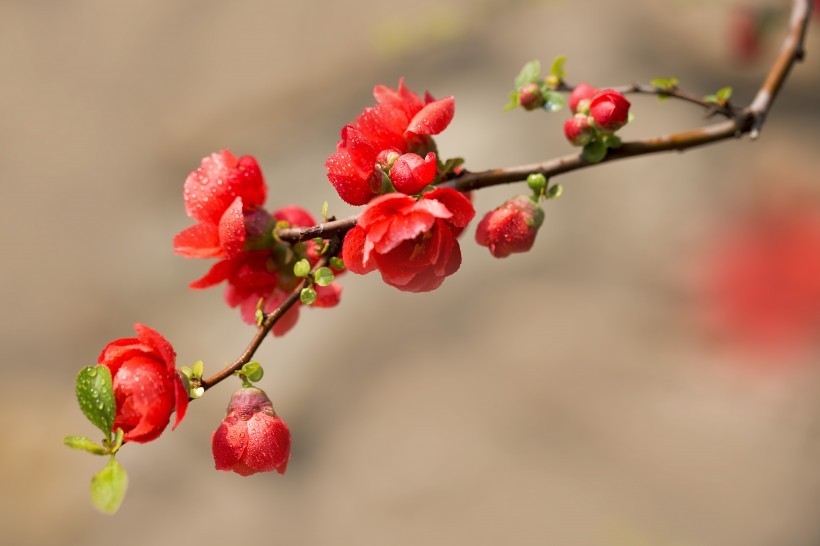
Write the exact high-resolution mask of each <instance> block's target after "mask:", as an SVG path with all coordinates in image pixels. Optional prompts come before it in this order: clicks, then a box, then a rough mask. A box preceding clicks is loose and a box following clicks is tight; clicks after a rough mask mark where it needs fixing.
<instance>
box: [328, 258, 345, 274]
mask: <svg viewBox="0 0 820 546" xmlns="http://www.w3.org/2000/svg"><path fill="white" fill-rule="evenodd" d="M330 267H332V268H333V269H335V270H336V271H344V270H345V268H346V267H347V266H345V262H344V260H342V259H341V258H339V257H338V256H333V257H332V258H331V259H330Z"/></svg>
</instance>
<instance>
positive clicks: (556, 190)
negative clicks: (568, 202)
mask: <svg viewBox="0 0 820 546" xmlns="http://www.w3.org/2000/svg"><path fill="white" fill-rule="evenodd" d="M563 194H564V186H562V185H561V184H553V185H552V186H550V187H549V189H548V190H547V199H558V198H559V197H561V196H562V195H563Z"/></svg>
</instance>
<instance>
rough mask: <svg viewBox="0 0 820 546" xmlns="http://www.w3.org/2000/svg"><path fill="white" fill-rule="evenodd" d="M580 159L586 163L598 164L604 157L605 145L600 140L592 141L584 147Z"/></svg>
mask: <svg viewBox="0 0 820 546" xmlns="http://www.w3.org/2000/svg"><path fill="white" fill-rule="evenodd" d="M581 157H582V158H584V161H586V162H588V163H600V162H601V161H603V159H604V158H605V157H606V145H605V144H604V143H603V142H601V141H600V140H593V141H592V142H590V143H589V144H587V145H586V146H584V151H583V152H581Z"/></svg>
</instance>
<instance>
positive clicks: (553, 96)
mask: <svg viewBox="0 0 820 546" xmlns="http://www.w3.org/2000/svg"><path fill="white" fill-rule="evenodd" d="M541 96H542V97H544V110H546V111H547V112H557V111H558V110H560V109H561V108H563V107H564V105H565V104H566V103H567V100H566V99H565V98H564V95H563V94H561V93H559V92H557V91H550V90H549V89H542V90H541Z"/></svg>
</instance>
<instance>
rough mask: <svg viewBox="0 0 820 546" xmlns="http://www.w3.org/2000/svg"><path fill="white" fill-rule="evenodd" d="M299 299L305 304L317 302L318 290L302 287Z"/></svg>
mask: <svg viewBox="0 0 820 546" xmlns="http://www.w3.org/2000/svg"><path fill="white" fill-rule="evenodd" d="M299 300H300V301H301V302H302V303H304V304H305V305H313V304H314V303H315V302H316V290H314V289H313V288H311V287H307V288H302V291H301V292H300V293H299Z"/></svg>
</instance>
